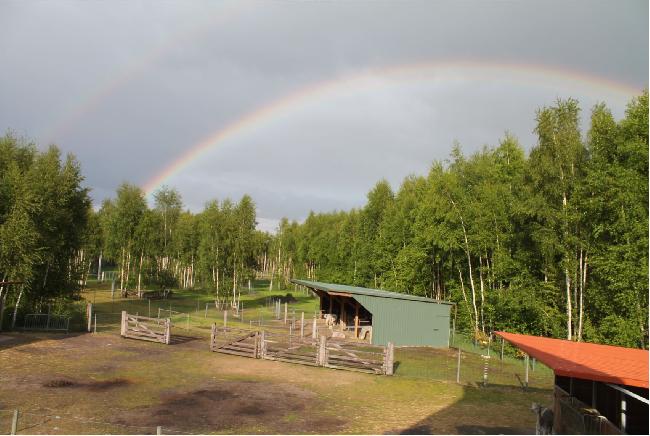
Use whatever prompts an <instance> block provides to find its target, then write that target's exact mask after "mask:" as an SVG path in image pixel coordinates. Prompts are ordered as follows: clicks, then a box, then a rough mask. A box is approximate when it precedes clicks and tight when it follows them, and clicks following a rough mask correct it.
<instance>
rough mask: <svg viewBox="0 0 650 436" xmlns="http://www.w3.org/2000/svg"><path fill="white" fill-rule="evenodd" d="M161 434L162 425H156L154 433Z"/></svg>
mask: <svg viewBox="0 0 650 436" xmlns="http://www.w3.org/2000/svg"><path fill="white" fill-rule="evenodd" d="M161 434H162V427H161V426H158V427H156V435H161Z"/></svg>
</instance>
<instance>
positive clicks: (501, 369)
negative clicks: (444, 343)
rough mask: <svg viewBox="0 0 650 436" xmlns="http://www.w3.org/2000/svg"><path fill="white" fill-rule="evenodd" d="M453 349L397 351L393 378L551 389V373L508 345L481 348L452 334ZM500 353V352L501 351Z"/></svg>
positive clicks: (458, 335)
mask: <svg viewBox="0 0 650 436" xmlns="http://www.w3.org/2000/svg"><path fill="white" fill-rule="evenodd" d="M455 342H456V344H455V347H450V348H445V349H440V348H428V347H413V348H408V347H406V348H404V347H403V348H396V349H395V375H397V376H402V377H415V378H425V379H432V380H439V381H447V382H457V383H461V384H466V385H474V386H510V387H521V388H529V389H550V388H551V387H552V386H553V380H554V375H553V371H552V370H551V369H550V368H548V367H547V366H545V365H543V364H541V363H540V362H536V361H535V359H529V358H526V356H525V355H523V354H521V353H517V352H516V351H515V349H514V348H512V347H510V346H509V345H508V344H507V343H503V344H502V343H501V341H498V342H496V343H493V342H490V343H489V344H487V345H484V346H481V345H479V344H476V343H473V342H472V341H471V340H470V339H469V338H468V337H467V336H466V335H461V334H458V333H457V334H456V335H455ZM502 350H503V351H502Z"/></svg>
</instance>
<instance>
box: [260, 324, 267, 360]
mask: <svg viewBox="0 0 650 436" xmlns="http://www.w3.org/2000/svg"><path fill="white" fill-rule="evenodd" d="M260 358H262V359H266V332H265V331H264V330H262V333H261V339H260Z"/></svg>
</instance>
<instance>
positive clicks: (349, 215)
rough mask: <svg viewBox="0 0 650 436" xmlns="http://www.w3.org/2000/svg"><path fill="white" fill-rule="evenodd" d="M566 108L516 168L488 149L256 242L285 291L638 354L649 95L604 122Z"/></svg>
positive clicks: (507, 140) (517, 155)
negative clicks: (315, 292)
mask: <svg viewBox="0 0 650 436" xmlns="http://www.w3.org/2000/svg"><path fill="white" fill-rule="evenodd" d="M579 113H580V109H579V106H578V102H577V101H575V100H573V99H568V100H558V101H557V102H556V104H555V105H554V106H551V107H545V108H542V109H540V110H539V111H538V113H537V126H536V129H535V132H536V133H537V135H538V143H537V144H536V145H535V146H534V147H533V148H532V150H531V152H530V154H529V156H528V157H527V156H526V154H525V152H524V149H523V148H522V147H521V146H520V145H519V143H518V141H517V139H516V138H514V137H513V136H512V135H510V134H506V135H505V137H504V139H503V140H502V141H501V143H500V144H499V145H498V146H496V147H484V148H483V149H482V150H480V151H479V152H477V153H474V154H472V155H470V156H465V155H464V154H463V152H462V150H461V148H460V146H459V145H458V144H455V145H454V147H453V149H452V153H451V156H450V159H449V161H448V162H445V163H441V162H434V164H433V165H432V167H431V170H430V172H429V174H428V176H427V177H426V178H422V177H408V178H406V179H405V180H404V182H403V183H402V185H401V186H400V188H399V190H398V191H397V192H396V193H393V192H392V190H391V187H390V185H389V184H388V183H387V182H386V181H381V182H379V183H378V184H377V185H376V186H375V187H374V188H373V189H372V190H371V191H370V192H369V194H368V202H367V204H366V205H365V206H364V207H363V208H362V209H360V210H352V211H350V212H335V213H320V214H315V213H311V214H310V215H309V216H308V217H307V219H306V220H305V222H304V223H302V224H298V223H289V222H288V221H286V220H283V222H282V224H281V226H280V232H279V233H278V235H276V237H275V238H274V239H273V240H271V241H270V242H267V243H266V246H265V247H266V248H265V249H266V250H267V251H266V252H267V253H269V255H271V253H276V254H277V257H274V263H275V264H278V265H280V267H279V269H280V270H282V271H284V273H283V274H284V276H283V277H284V279H285V281H286V280H288V279H289V278H290V277H308V278H311V279H316V280H321V281H332V282H338V283H347V284H354V285H359V286H369V287H377V288H381V289H390V290H394V291H397V292H406V293H412V294H416V295H423V296H428V297H432V298H437V299H443V300H450V301H453V302H456V303H457V314H456V326H457V328H460V329H465V330H468V331H470V332H472V331H476V330H478V331H480V332H488V331H490V330H510V331H516V332H522V333H531V334H540V335H546V336H553V337H569V338H570V339H574V340H583V339H586V340H592V341H599V342H605V343H612V344H618V345H627V346H635V347H647V342H648V257H647V255H648V93H647V91H646V92H644V93H643V95H641V96H639V97H638V98H636V99H634V100H633V101H632V102H631V103H630V105H629V107H628V110H627V113H626V117H625V119H623V120H622V121H620V122H618V123H617V122H616V121H615V120H614V119H613V118H612V116H611V114H610V113H609V111H608V110H607V108H606V107H605V106H604V105H602V104H601V105H597V106H596V107H594V108H593V110H592V121H591V127H590V130H589V134H588V135H587V136H588V137H587V140H586V141H583V139H582V135H581V131H580V126H579Z"/></svg>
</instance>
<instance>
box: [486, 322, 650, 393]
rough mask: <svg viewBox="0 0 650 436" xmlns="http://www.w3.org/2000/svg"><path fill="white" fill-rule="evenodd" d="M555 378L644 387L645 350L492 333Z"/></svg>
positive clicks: (646, 377) (646, 354)
mask: <svg viewBox="0 0 650 436" xmlns="http://www.w3.org/2000/svg"><path fill="white" fill-rule="evenodd" d="M495 334H496V335H498V336H501V337H502V338H503V339H505V340H506V341H508V342H510V343H511V344H512V345H514V346H516V347H517V348H520V349H521V350H522V351H524V352H526V353H527V354H528V355H530V356H532V357H534V358H535V359H537V360H539V361H540V362H542V363H544V364H545V365H546V366H548V367H549V368H551V369H553V372H555V374H556V375H560V376H564V377H574V378H581V379H587V380H597V381H601V382H605V383H617V384H621V385H627V386H636V387H640V388H646V389H647V388H648V350H639V349H636V348H624V347H615V346H612V345H600V344H591V343H588V342H573V341H567V340H564V339H551V338H544V337H539V336H529V335H520V334H516V333H506V332H495Z"/></svg>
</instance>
